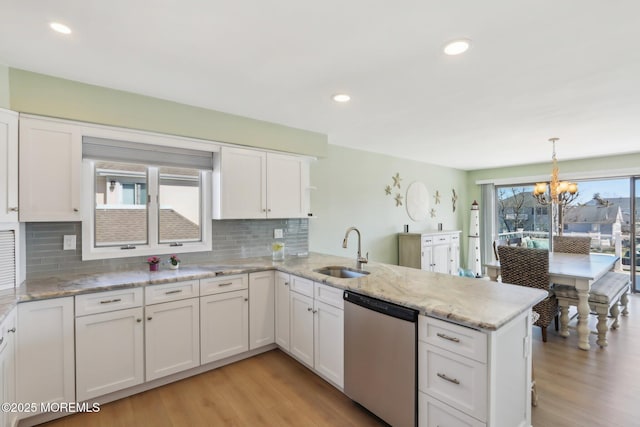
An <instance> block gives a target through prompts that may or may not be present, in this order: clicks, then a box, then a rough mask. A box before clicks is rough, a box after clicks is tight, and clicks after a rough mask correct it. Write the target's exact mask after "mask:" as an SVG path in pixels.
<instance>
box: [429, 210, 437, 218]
mask: <svg viewBox="0 0 640 427" xmlns="http://www.w3.org/2000/svg"><path fill="white" fill-rule="evenodd" d="M429 213H430V214H431V218H435V217H436V210H435V209H434V208H431V211H430V212H429Z"/></svg>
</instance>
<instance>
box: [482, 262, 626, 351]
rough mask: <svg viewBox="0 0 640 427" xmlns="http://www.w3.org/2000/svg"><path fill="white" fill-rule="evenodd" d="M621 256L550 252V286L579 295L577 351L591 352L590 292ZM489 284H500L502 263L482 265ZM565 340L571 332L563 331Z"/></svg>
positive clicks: (564, 329)
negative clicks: (570, 290) (573, 290)
mask: <svg viewBox="0 0 640 427" xmlns="http://www.w3.org/2000/svg"><path fill="white" fill-rule="evenodd" d="M618 258H619V257H618V256H615V255H607V254H589V255H584V254H569V253H563V252H549V282H550V284H549V285H550V286H551V284H552V283H553V284H558V285H568V286H573V287H575V288H576V290H577V292H578V307H577V308H578V326H577V328H576V329H577V331H578V347H579V348H581V349H582V350H589V349H590V348H591V346H590V345H589V327H588V325H587V323H588V317H589V312H590V309H589V292H590V290H591V285H592V284H593V283H594V282H595V281H596V280H598V279H599V278H601V277H602V276H604V275H605V274H606V273H607V272H608V271H610V270H612V269H613V267H614V266H615V263H616V261H617V260H618ZM483 265H484V267H485V268H486V269H487V275H488V276H489V279H490V280H493V281H497V280H498V276H499V275H500V261H496V260H494V261H490V262H487V263H485V264H483ZM561 334H562V335H563V336H568V335H569V331H568V330H567V329H566V328H563V330H562V331H561Z"/></svg>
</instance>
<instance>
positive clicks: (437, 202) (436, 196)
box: [433, 190, 440, 205]
mask: <svg viewBox="0 0 640 427" xmlns="http://www.w3.org/2000/svg"><path fill="white" fill-rule="evenodd" d="M433 198H434V199H435V201H436V205H437V204H440V192H439V191H438V190H436V194H434V195H433Z"/></svg>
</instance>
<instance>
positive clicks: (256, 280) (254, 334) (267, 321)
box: [249, 270, 276, 350]
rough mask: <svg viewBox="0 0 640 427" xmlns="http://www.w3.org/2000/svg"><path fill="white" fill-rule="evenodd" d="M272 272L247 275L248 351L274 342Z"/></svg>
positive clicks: (273, 281)
mask: <svg viewBox="0 0 640 427" xmlns="http://www.w3.org/2000/svg"><path fill="white" fill-rule="evenodd" d="M275 291H276V289H275V278H274V272H273V270H271V271H261V272H258V273H251V274H249V350H253V349H256V348H260V347H263V346H265V345H267V344H272V343H274V342H275V308H274V304H275Z"/></svg>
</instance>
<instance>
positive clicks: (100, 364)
mask: <svg viewBox="0 0 640 427" xmlns="http://www.w3.org/2000/svg"><path fill="white" fill-rule="evenodd" d="M132 294H133V297H132V298H130V299H129V298H128V297H129V296H131V295H132ZM75 298H76V307H77V313H87V312H91V313H95V314H88V315H82V316H80V315H79V317H76V388H77V395H78V401H84V400H87V399H91V398H94V397H98V396H101V395H104V394H107V393H111V392H114V391H118V390H122V389H124V388H127V387H131V386H134V385H137V384H141V383H142V382H143V381H144V353H143V351H144V344H143V342H144V341H143V337H144V331H143V328H144V323H143V321H142V319H143V309H142V289H141V288H135V289H125V290H117V291H108V292H100V293H95V294H87V295H79V296H76V297H75ZM97 301H99V303H101V304H102V306H101V307H98V308H100V309H98V308H95V303H96V302H97ZM123 301H127V302H126V303H124V304H123ZM77 313H76V314H77Z"/></svg>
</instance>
